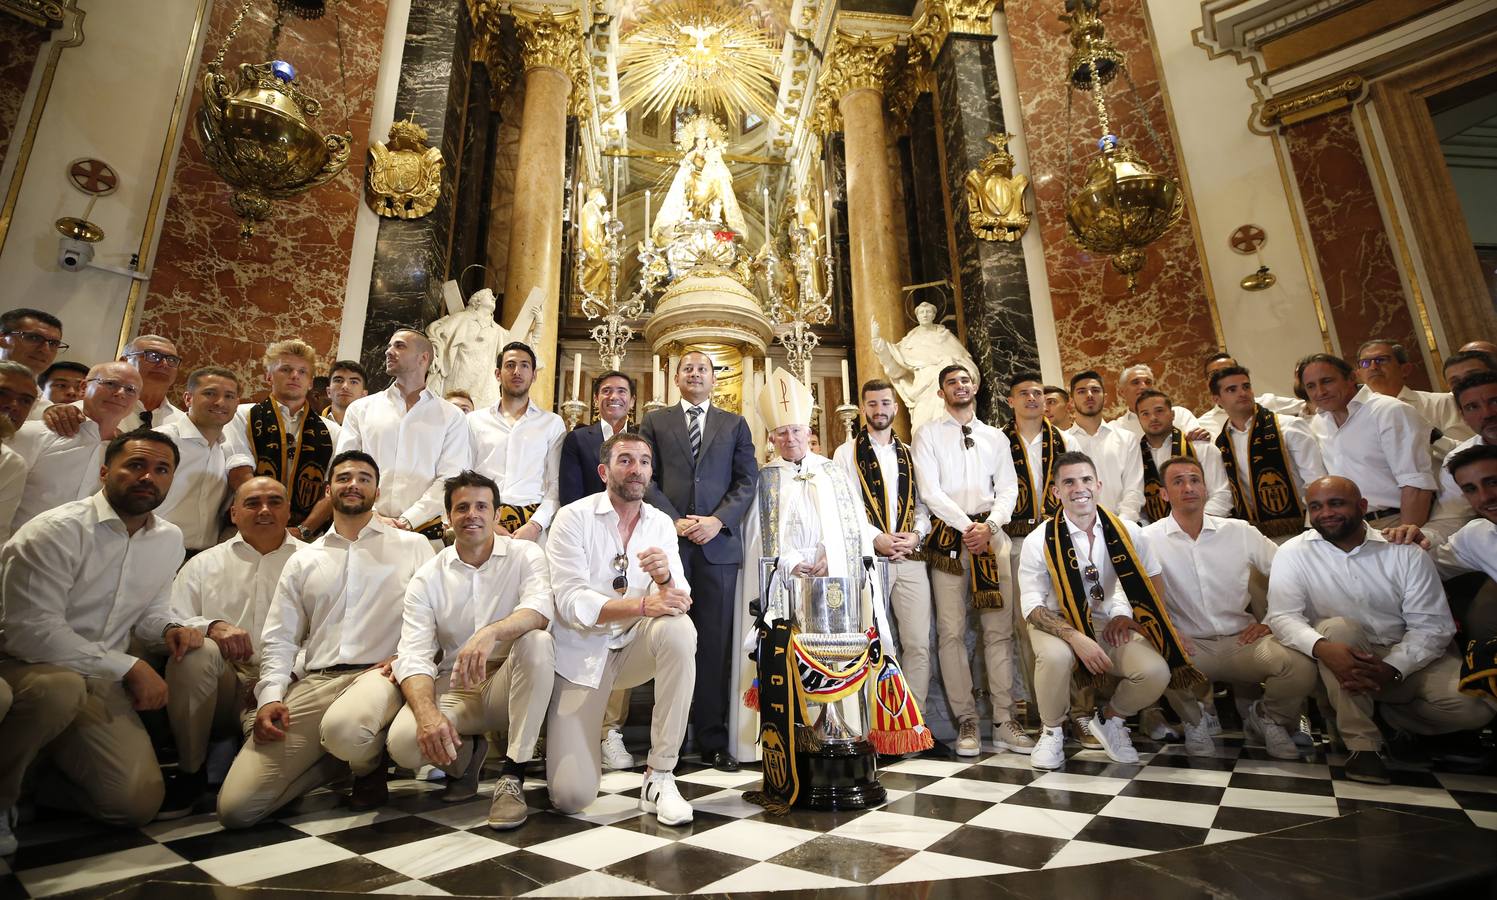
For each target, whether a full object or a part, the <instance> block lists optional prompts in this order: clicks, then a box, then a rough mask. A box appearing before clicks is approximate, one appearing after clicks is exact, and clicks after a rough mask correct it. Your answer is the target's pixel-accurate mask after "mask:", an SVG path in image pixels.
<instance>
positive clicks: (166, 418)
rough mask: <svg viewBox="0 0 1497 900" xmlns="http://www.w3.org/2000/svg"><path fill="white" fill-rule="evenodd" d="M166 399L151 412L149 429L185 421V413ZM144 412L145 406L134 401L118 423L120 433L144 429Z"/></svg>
mask: <svg viewBox="0 0 1497 900" xmlns="http://www.w3.org/2000/svg"><path fill="white" fill-rule="evenodd" d="M169 396H171V391H169V390H168V391H167V397H169ZM167 397H163V398H161V405H160V406H158V407H156V408H155V409H153V410H151V428H153V429H156V428H160V427H161V426H163V425H166V424H168V423H170V422H175V421H177V420H178V419H185V418H186V417H187V413H185V412H183V411H182V410H180V409H178V408H177V405H176V404H175V403H172V402H171V400H169V399H167ZM81 402H82V401H79V403H81ZM145 410H146V406H145V404H144V403H141V402H140V401H139V400H136V401H135V406H133V407H132V408H131V409H130V411H129V412H128V413H126V414H125V418H124V419H123V420H121V421H120V431H134V430H135V429H137V428H143V427H145V420H144V418H143V417H142V413H144V412H145Z"/></svg>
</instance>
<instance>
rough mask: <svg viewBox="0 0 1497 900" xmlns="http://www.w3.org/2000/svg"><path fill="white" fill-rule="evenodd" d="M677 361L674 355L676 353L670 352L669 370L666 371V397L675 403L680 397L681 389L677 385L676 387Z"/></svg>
mask: <svg viewBox="0 0 1497 900" xmlns="http://www.w3.org/2000/svg"><path fill="white" fill-rule="evenodd" d="M678 363H679V359H678V358H677V357H676V355H675V354H671V357H670V370H669V371H668V372H667V373H666V390H668V391H669V392H670V394H669V395H668V397H667V398H666V399H667V400H668V401H669V402H671V403H675V402H676V401H677V400H680V399H681V391H680V389H679V388H678V387H676V366H677V364H678Z"/></svg>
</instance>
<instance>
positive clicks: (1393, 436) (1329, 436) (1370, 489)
mask: <svg viewBox="0 0 1497 900" xmlns="http://www.w3.org/2000/svg"><path fill="white" fill-rule="evenodd" d="M1346 409H1347V417H1346V421H1345V422H1344V423H1342V424H1341V425H1340V426H1337V425H1336V420H1335V419H1333V418H1332V417H1331V413H1330V412H1329V411H1328V410H1321V411H1320V412H1318V413H1316V414H1315V421H1314V422H1313V423H1312V424H1311V426H1310V428H1311V430H1312V431H1313V432H1314V434H1315V436H1316V437H1317V438H1319V439H1320V452H1321V455H1322V456H1323V457H1324V459H1325V470H1326V473H1327V474H1329V475H1339V476H1341V477H1343V478H1350V479H1351V480H1352V481H1354V482H1356V485H1357V487H1358V488H1361V490H1362V496H1363V497H1365V498H1367V505H1368V507H1370V508H1372V509H1398V508H1399V507H1401V506H1402V505H1403V500H1402V498H1401V497H1400V496H1399V489H1400V488H1405V487H1413V488H1419V489H1421V490H1426V491H1434V490H1435V489H1436V488H1437V487H1438V486H1439V485H1438V483H1437V482H1436V481H1435V475H1434V471H1433V469H1432V468H1431V459H1430V455H1429V427H1428V425H1427V424H1426V423H1425V421H1424V419H1423V418H1422V417H1421V416H1420V415H1419V413H1417V412H1415V411H1414V409H1413V408H1411V407H1410V406H1409V405H1408V404H1406V403H1401V402H1399V401H1398V400H1395V399H1393V398H1392V397H1384V396H1383V395H1382V394H1378V393H1374V392H1372V391H1370V390H1368V389H1367V388H1366V387H1363V388H1361V389H1360V390H1358V391H1357V394H1356V396H1355V397H1353V398H1352V399H1351V402H1350V403H1349V404H1347V407H1346Z"/></svg>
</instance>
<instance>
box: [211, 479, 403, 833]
mask: <svg viewBox="0 0 1497 900" xmlns="http://www.w3.org/2000/svg"><path fill="white" fill-rule="evenodd" d="M379 481H380V472H379V466H378V465H377V464H375V462H374V460H373V459H372V458H371V457H370V456H369V455H368V454H367V453H363V452H360V451H358V450H349V451H345V452H343V453H339V454H338V455H337V456H335V457H333V461H332V465H331V466H329V475H328V493H329V494H330V495H331V497H332V506H333V527H332V528H330V529H328V531H327V532H326V533H324V534H323V535H322V536H321V537H319V538H318V539H317V540H316V541H313V542H312V544H311V545H310V546H308V547H306V548H304V549H302V550H300V551H299V552H297V553H295V554H294V555H292V557H291V559H289V560H287V561H286V566H285V569H284V570H283V571H282V572H281V580H280V581H279V582H278V583H277V584H276V590H275V596H274V598H273V599H272V600H271V604H270V612H269V614H268V615H267V616H266V618H265V630H264V632H263V634H262V637H261V648H260V681H259V683H258V684H257V685H256V686H255V697H256V700H257V703H258V708H257V710H256V712H255V724H254V735H253V737H252V738H251V739H250V740H248V741H246V742H245V744H244V747H243V749H241V750H240V751H239V755H238V756H237V757H235V758H234V765H233V766H232V767H231V768H230V769H229V774H228V776H227V777H226V778H225V779H224V783H223V788H222V789H221V790H220V791H219V793H218V817H219V819H220V820H221V821H222V822H223V823H224V825H225V826H227V827H229V828H247V827H249V826H250V825H253V824H255V823H256V822H259V821H260V820H261V819H264V818H265V817H266V816H268V815H270V814H271V813H273V812H275V811H276V810H277V809H280V808H281V807H282V806H284V805H285V804H287V803H289V802H291V801H292V800H294V799H296V798H297V797H300V796H301V795H302V794H304V793H306V792H307V791H309V790H311V789H313V788H315V787H318V786H320V785H322V784H326V783H327V782H329V781H331V780H332V779H333V778H334V777H336V776H337V775H338V774H339V773H340V772H341V771H346V770H347V769H352V770H353V776H354V782H353V791H352V793H351V795H350V798H349V807H350V808H351V809H354V810H356V811H364V810H370V809H375V808H376V807H379V806H381V805H383V804H384V802H385V800H386V798H387V797H388V790H387V787H386V779H387V775H388V772H387V771H386V769H385V767H384V764H383V760H384V752H385V739H384V735H385V728H386V727H388V726H389V724H390V722H391V721H392V720H393V719H394V718H395V714H396V713H397V712H399V711H400V706H401V697H400V689H399V688H398V687H396V686H395V683H394V679H393V677H392V675H391V664H392V662H393V660H394V658H395V649H396V645H397V644H398V642H399V640H400V620H401V611H402V608H403V606H404V599H405V586H406V583H407V582H409V581H410V580H411V577H412V576H413V575H415V573H416V570H418V569H420V568H421V566H422V565H423V564H425V562H426V561H427V560H429V559H431V557H432V551H431V543H430V542H429V541H427V540H425V539H424V538H422V537H421V536H420V535H417V534H413V533H411V532H408V531H403V530H401V529H399V528H395V527H392V526H391V525H389V524H388V523H387V522H385V521H384V520H383V519H381V518H380V517H379V516H376V515H375V514H374V505H375V502H376V501H377V499H378V498H379V488H378V487H377V485H378V484H379ZM299 650H300V651H303V652H304V653H305V662H306V673H307V674H306V677H304V678H301V679H300V680H296V679H295V678H294V677H293V672H292V667H293V665H294V663H295V662H296V657H297V652H298V651H299ZM293 681H294V682H295V683H292V682H293ZM344 763H347V767H346V768H345V766H344V765H343V764H344Z"/></svg>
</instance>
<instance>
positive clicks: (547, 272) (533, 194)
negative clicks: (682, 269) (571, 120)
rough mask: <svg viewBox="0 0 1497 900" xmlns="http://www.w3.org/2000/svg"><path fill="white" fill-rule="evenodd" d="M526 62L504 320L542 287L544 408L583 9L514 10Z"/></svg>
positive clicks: (539, 400)
mask: <svg viewBox="0 0 1497 900" xmlns="http://www.w3.org/2000/svg"><path fill="white" fill-rule="evenodd" d="M515 25H516V30H517V32H518V34H519V38H520V47H521V53H522V55H523V59H524V66H525V106H524V110H523V112H522V113H521V123H520V148H519V159H518V164H517V167H516V173H515V196H514V211H513V214H512V217H511V222H512V227H511V231H510V240H509V265H508V268H507V269H506V271H505V276H504V316H503V320H504V324H506V325H508V324H510V323H512V322H513V321H514V318H515V316H516V315H518V314H519V311H520V308H521V307H522V306H524V304H525V300H526V298H527V297H529V296H530V292H531V291H532V290H536V289H539V290H540V292H541V298H542V303H541V310H542V312H541V324H540V328H539V336H538V337H537V339H536V347H535V348H534V349H535V353H536V356H537V357H538V361H539V363H540V365H541V367H542V369H543V372H542V374H541V375H540V377H538V378H537V379H536V382H535V387H534V388H533V389H532V391H531V397H532V398H533V399H534V400H535V402H536V404H537V405H538V406H540V407H541V408H542V409H550V408H551V407H552V405H553V399H554V397H553V395H554V393H555V381H556V378H555V374H556V324H557V319H558V309H559V306H558V304H559V297H560V288H561V262H562V260H561V251H562V241H561V238H562V198H563V193H564V192H563V181H564V179H565V175H566V147H567V107H568V103H569V100H570V98H571V95H572V76H571V72H572V70H573V67H574V62H575V60H576V55H577V53H578V51H579V49H580V40H581V32H580V31H579V29H578V25H577V15H576V13H569V14H565V15H560V16H553V15H552V14H551V13H550V12H549V11H546V12H542V13H540V14H533V13H521V12H518V11H517V12H516V14H515Z"/></svg>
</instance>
